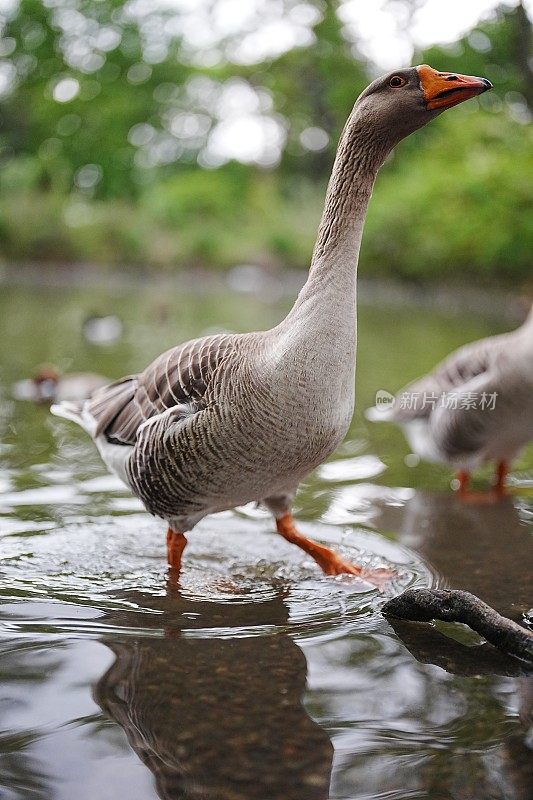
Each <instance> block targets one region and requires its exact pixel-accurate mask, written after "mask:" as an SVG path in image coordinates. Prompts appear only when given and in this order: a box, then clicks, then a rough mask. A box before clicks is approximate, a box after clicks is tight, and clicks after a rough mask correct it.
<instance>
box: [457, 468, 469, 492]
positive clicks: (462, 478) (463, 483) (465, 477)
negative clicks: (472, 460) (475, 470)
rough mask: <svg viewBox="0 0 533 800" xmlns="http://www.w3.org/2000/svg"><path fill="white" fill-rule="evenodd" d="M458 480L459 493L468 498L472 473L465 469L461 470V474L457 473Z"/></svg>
mask: <svg viewBox="0 0 533 800" xmlns="http://www.w3.org/2000/svg"><path fill="white" fill-rule="evenodd" d="M457 480H458V481H459V486H458V488H457V492H458V493H459V494H460V495H461V496H462V497H466V495H468V484H469V483H470V473H469V472H467V471H466V470H465V469H461V470H459V472H458V473H457Z"/></svg>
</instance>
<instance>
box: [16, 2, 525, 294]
mask: <svg viewBox="0 0 533 800" xmlns="http://www.w3.org/2000/svg"><path fill="white" fill-rule="evenodd" d="M306 2H307V5H308V6H309V7H310V9H311V11H313V9H314V11H315V12H316V13H315V22H314V23H313V26H312V28H313V30H312V34H313V36H312V37H311V38H310V40H309V41H308V42H307V43H306V44H305V45H303V46H295V47H293V48H292V49H290V50H289V51H288V52H286V53H284V54H282V55H281V56H279V57H277V58H272V59H266V60H265V61H264V62H263V63H258V64H232V63H230V61H229V59H228V58H227V57H224V55H222V56H221V57H220V60H219V61H218V62H217V63H215V64H214V66H198V65H197V64H194V63H193V60H192V59H191V55H190V53H188V52H187V51H186V49H185V48H184V45H183V43H182V42H181V41H180V40H179V38H177V37H176V36H175V37H173V38H172V37H166V38H165V36H164V35H163V31H165V29H166V27H167V23H168V24H170V23H171V22H172V19H173V18H174V17H175V16H176V15H177V14H179V13H180V12H179V9H176V8H171V7H170V6H169V7H168V9H167V10H161V9H160V8H155V7H154V8H149V7H146V9H145V12H146V14H147V16H146V20H147V21H148V23H149V26H150V25H151V26H152V31H153V30H158V31H159V35H158V36H157V37H155V39H154V36H153V32H152V34H151V36H152V43H153V42H155V47H156V51H157V52H155V55H154V53H153V52H152V54H150V53H149V48H147V40H148V38H149V36H148V33H147V30H148V29H147V28H146V26H145V27H144V28H143V23H142V22H139V21H138V20H136V19H135V18H134V17H133V16H131V15H130V16H127V14H126V13H125V11H124V10H125V8H128V7H129V6H128V7H126V6H125V5H124V3H123V2H121V0H54V2H53V3H52V2H50V3H48V2H46V3H44V2H42V0H20V5H19V7H18V11H17V12H16V13H14V15H13V16H12V17H11V18H10V19H8V20H7V21H6V22H5V25H3V26H2V19H1V16H0V53H2V54H3V56H2V58H0V71H1V70H2V69H14V70H15V78H14V86H13V90H12V91H11V92H7V93H6V94H5V95H4V96H3V97H1V98H0V253H1V255H2V256H3V257H4V258H8V259H20V260H44V259H47V260H54V261H61V262H65V261H68V260H77V261H93V262H100V263H104V264H114V265H120V264H139V265H141V264H142V265H153V266H157V267H168V268H173V267H174V266H177V265H190V264H199V265H200V264H201V265H205V266H211V267H221V268H224V267H229V266H231V265H232V264H235V263H245V262H250V261H255V262H257V263H263V264H270V265H274V266H276V267H279V268H282V267H283V266H285V265H288V266H306V265H307V264H308V261H309V257H310V255H311V251H312V246H313V240H314V236H315V232H316V227H317V225H318V221H319V217H320V210H321V205H322V201H323V195H324V190H325V183H326V181H327V177H328V174H329V171H330V169H331V163H332V160H333V156H334V151H335V146H336V142H337V139H338V136H339V133H340V131H341V128H342V126H343V124H344V121H345V119H346V117H347V115H348V114H349V112H350V109H351V107H352V105H353V102H354V100H355V98H356V97H357V95H358V94H359V92H360V91H361V90H362V89H363V87H364V86H365V84H366V83H367V82H368V80H369V78H370V75H369V66H368V65H367V64H366V63H365V62H364V61H363V59H361V58H360V57H359V56H358V52H357V49H356V46H355V45H354V44H353V42H350V41H348V40H347V38H346V36H345V31H344V29H343V25H342V22H341V19H340V17H339V15H338V13H337V7H338V3H337V2H335V0H327V1H326V0H306ZM421 2H423V0H421ZM389 5H390V8H391V9H393V8H394V7H395V6H397V5H398V3H397V2H395V0H391V3H390V4H389ZM411 5H412V7H413V8H414V7H415V6H416V5H420V2H418V0H417V2H416V3H415V4H411ZM282 6H283V8H284V9H285V11H286V13H287V14H288V15H289V14H290V12H291V11H292V10H294V8H295V7H297V8H300V11H301V8H302V7H303V6H302V4H301V3H300V5H298V2H297V1H296V0H282ZM308 10H309V9H308ZM396 11H397V9H396ZM65 15H66V16H65ZM69 15H70V16H69ZM149 26H148V27H149ZM154 26H155V27H154ZM158 26H159V27H158ZM530 36H531V26H530V24H529V22H528V20H527V17H526V16H525V13H524V12H523V9H521V7H518V8H517V9H509V8H508V7H507V8H502V9H501V10H499V11H498V13H497V15H496V16H495V17H494V18H493V19H491V20H489V21H487V22H484V23H482V24H480V25H479V26H478V27H477V28H476V30H475V31H472V32H470V33H469V34H468V35H467V36H465V37H464V38H463V39H461V41H460V42H457V43H455V44H454V45H453V47H432V48H430V49H428V50H427V51H426V52H425V53H422V54H420V56H419V57H418V60H419V61H426V62H428V63H430V64H432V65H433V66H435V67H437V68H441V69H445V70H457V71H459V72H465V73H468V74H481V75H486V76H487V77H489V78H490V79H491V80H492V81H493V82H494V84H495V89H494V91H493V92H491V93H488V94H487V95H483V97H482V98H480V101H479V104H480V106H481V110H480V109H479V108H477V109H476V105H475V103H474V102H470V103H469V104H468V105H467V106H465V107H461V108H459V109H454V110H453V111H452V112H450V113H449V114H445V115H443V116H442V117H441V118H440V119H439V120H437V121H436V123H434V124H432V125H430V126H428V127H427V128H426V129H424V130H422V131H420V132H419V133H417V135H416V136H413V137H410V138H409V139H408V140H407V141H406V142H404V143H402V145H401V147H400V148H398V151H397V153H396V155H395V157H394V159H393V160H392V162H391V163H390V164H389V165H388V166H387V167H386V168H385V169H384V171H383V173H382V174H381V175H380V177H379V179H378V182H377V184H376V191H375V196H374V199H373V202H372V204H371V210H370V215H369V219H368V225H367V232H366V236H365V243H364V247H363V252H362V262H363V263H362V268H363V269H364V270H366V272H367V274H380V275H387V274H390V273H391V272H392V273H394V274H397V275H400V276H402V277H405V278H410V279H416V280H421V279H425V278H432V277H439V278H440V277H443V278H447V279H460V278H461V277H466V276H471V275H472V274H475V275H477V276H479V277H480V279H483V280H495V279H498V280H509V281H515V280H526V279H527V278H528V275H529V269H530V267H529V265H528V258H529V253H530V251H531V249H532V248H531V244H532V236H533V232H532V229H531V225H532V223H531V213H530V205H529V204H530V202H531V190H530V188H529V183H530V182H529V181H528V179H527V178H528V170H529V174H531V131H530V129H529V128H528V126H527V125H525V124H521V123H524V122H527V119H528V113H529V114H530V113H531V108H532V107H533V97H532V91H533V80H532V79H531V78H532V75H531V67H530V65H529V61H528V57H527V56H528V47H529V40H530ZM147 37H148V38H147ZM158 47H159V48H162V50H160V51H159V50H158V49H157V48H158ZM165 48H166V49H165ZM224 52H225V51H224V43H222V45H221V53H222V54H223V53H224ZM235 80H238V81H239V82H240V83H239V85H240V86H241V88H242V87H245V88H246V87H247V88H248V91H249V92H250V93H251V95H252V96H253V93H254V91H256V92H257V98H259V99H260V98H262V100H260V102H262V103H263V107H262V111H261V113H262V114H264V115H265V116H266V117H267V118H268V119H269V120H270V121H273V122H275V123H276V124H278V125H279V123H280V120H281V122H282V124H283V129H284V135H285V136H286V141H285V143H284V146H283V147H282V153H281V162H280V163H279V164H275V163H274V162H272V163H271V164H270V166H268V168H259V166H258V165H257V164H254V163H246V164H244V163H243V164H241V163H237V162H236V161H230V162H229V163H223V162H224V159H222V160H221V162H220V163H219V162H217V161H216V159H215V161H214V162H212V163H211V162H210V161H209V159H208V158H205V152H206V143H207V142H208V140H209V137H210V135H211V133H212V132H213V130H214V129H215V128H216V126H217V124H218V123H219V122H220V121H221V119H223V116H224V115H222V116H220V109H219V108H218V104H219V100H220V96H221V93H222V92H223V91H224V90H225V88H227V87H228V81H229V82H230V83H231V81H233V82H234V83H235ZM65 81H67V83H66V84H65ZM69 82H70V83H69ZM76 82H77V83H76ZM202 82H203V83H202ZM0 84H1V81H0ZM199 84H202V85H203V86H204V89H203V90H201V91H200V93H199V94H197V95H195V92H194V91H192V90H191V87H193V88H194V86H198V85H199ZM205 87H207V88H205ZM0 88H1V87H0ZM204 90H205V91H204ZM202 92H204V94H205V97H206V98H207V99H202ZM528 107H529V111H528ZM474 112H475V113H474ZM180 114H181V115H182V116H183V115H184V114H185V115H187V114H188V115H189V118H188V121H187V120H186V122H187V124H189V125H190V124H192V126H193V129H192V133H191V129H189V130H186V128H187V125H185V128H183V127H180V126H182V122H183V120H182V122H180ZM183 124H185V123H183ZM196 124H198V126H199V127H198V130H197V131H196V132H195V131H194V125H196ZM308 129H311V130H312V129H315V130H314V132H313V131H312V135H311V138H309V136H307V138H306V135H305V134H306V131H307V133H309V130H308ZM316 129H318V131H317V130H316ZM302 134H303V135H302ZM313 136H314V137H315V139H314V140H313ZM317 136H318V139H317V138H316V137H317ZM313 148H314V149H313ZM198 160H199V163H200V164H202V165H203V166H205V167H207V166H212V167H217V168H210V169H203V168H201V166H199V163H198ZM495 223H497V224H495Z"/></svg>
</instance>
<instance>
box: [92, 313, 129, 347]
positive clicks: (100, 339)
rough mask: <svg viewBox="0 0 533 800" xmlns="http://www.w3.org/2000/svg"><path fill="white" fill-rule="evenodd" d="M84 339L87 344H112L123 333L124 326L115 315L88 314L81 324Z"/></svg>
mask: <svg viewBox="0 0 533 800" xmlns="http://www.w3.org/2000/svg"><path fill="white" fill-rule="evenodd" d="M82 331H83V337H84V339H85V340H86V341H87V342H89V344H103V345H105V344H114V343H115V342H117V341H118V340H119V339H120V338H121V337H122V335H123V333H124V325H123V323H122V320H121V319H120V317H117V315H116V314H107V315H106V316H99V315H98V314H90V315H89V316H87V317H85V319H84V320H83V324H82Z"/></svg>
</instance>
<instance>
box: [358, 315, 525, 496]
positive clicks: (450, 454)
mask: <svg viewBox="0 0 533 800" xmlns="http://www.w3.org/2000/svg"><path fill="white" fill-rule="evenodd" d="M366 416H367V419H369V420H370V421H371V422H376V421H390V422H395V423H397V424H399V425H400V426H401V428H402V429H403V432H404V434H405V437H406V439H407V441H408V443H409V445H410V446H411V448H412V450H413V452H414V453H416V454H417V455H418V456H420V457H421V458H423V459H425V460H427V461H435V462H441V463H445V464H450V465H451V466H453V467H454V468H455V469H456V471H457V479H456V485H457V488H458V491H459V493H460V494H461V495H463V496H464V497H465V498H469V497H470V498H473V497H474V495H473V494H472V493H471V492H469V490H468V486H469V481H470V474H471V472H472V471H473V470H474V469H475V468H476V467H478V466H480V465H481V464H484V463H487V462H492V461H494V462H496V475H495V480H494V484H493V492H494V494H495V495H496V496H500V495H502V494H504V493H505V482H506V477H507V474H508V471H509V466H510V464H511V462H512V461H513V459H515V458H516V456H517V455H518V453H519V452H520V450H521V449H522V448H523V447H524V445H526V444H527V443H528V442H529V441H531V440H532V439H533V307H532V308H531V310H530V312H529V315H528V317H527V318H526V320H525V322H524V323H523V325H522V326H521V327H520V328H518V329H517V330H515V331H512V332H510V333H504V334H501V335H499V336H490V337H488V338H486V339H480V340H479V341H477V342H471V343H470V344H466V345H464V346H463V347H460V348H459V349H458V350H455V351H454V352H453V353H451V355H449V356H448V357H447V358H446V359H444V361H442V362H441V363H439V364H438V365H437V366H436V367H435V368H434V370H433V371H432V372H430V373H429V374H428V375H425V376H424V377H422V378H420V379H418V380H416V381H414V382H413V383H410V384H409V385H407V386H406V387H404V388H403V389H402V390H401V391H400V392H398V394H397V395H396V397H395V398H394V400H393V401H391V402H390V404H389V405H388V406H386V407H385V408H383V407H380V406H374V407H373V408H370V409H368V410H367V412H366Z"/></svg>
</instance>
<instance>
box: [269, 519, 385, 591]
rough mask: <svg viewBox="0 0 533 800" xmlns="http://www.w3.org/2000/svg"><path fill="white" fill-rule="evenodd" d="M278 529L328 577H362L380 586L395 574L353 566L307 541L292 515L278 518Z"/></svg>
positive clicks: (316, 543)
mask: <svg viewBox="0 0 533 800" xmlns="http://www.w3.org/2000/svg"><path fill="white" fill-rule="evenodd" d="M276 528H277V530H278V533H281V535H282V536H283V538H284V539H286V540H287V541H288V542H290V543H291V544H295V545H297V546H298V547H301V548H302V550H304V551H305V552H306V553H308V554H309V555H310V556H311V557H312V558H314V559H315V561H316V563H317V564H318V566H319V567H320V568H321V569H322V571H323V572H324V573H325V574H326V575H342V574H348V575H361V577H363V578H364V579H365V580H367V581H369V582H370V583H374V584H375V585H376V586H380V585H381V584H383V583H385V582H386V581H387V580H388V579H389V578H390V577H392V575H393V574H394V573H393V572H392V571H391V570H386V569H379V570H370V569H369V570H367V569H363V567H361V566H359V564H351V563H350V562H349V561H345V560H344V559H343V558H341V557H340V556H339V555H337V553H335V551H334V550H331V549H330V548H329V547H326V546H325V545H323V544H318V542H314V541H313V540H312V539H307V538H306V537H305V536H302V534H301V533H298V531H297V530H296V527H295V525H294V520H293V518H292V514H285V515H284V516H283V517H279V518H277V519H276Z"/></svg>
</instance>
